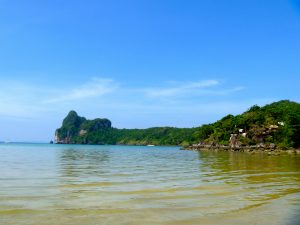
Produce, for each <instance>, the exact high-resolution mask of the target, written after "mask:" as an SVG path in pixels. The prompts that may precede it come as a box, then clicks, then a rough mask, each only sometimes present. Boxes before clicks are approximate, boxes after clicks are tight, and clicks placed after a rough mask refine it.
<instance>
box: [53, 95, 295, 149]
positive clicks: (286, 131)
mask: <svg viewBox="0 0 300 225" xmlns="http://www.w3.org/2000/svg"><path fill="white" fill-rule="evenodd" d="M55 142H56V143H58V144H125V145H179V146H184V147H185V148H186V149H194V150H233V151H261V150H264V151H274V152H276V150H287V151H291V150H292V151H298V150H296V149H298V148H299V147H300V104H299V103H297V102H292V101H289V100H282V101H279V102H274V103H272V104H269V105H266V106H264V107H259V106H257V105H255V106H252V107H250V108H249V110H247V111H246V112H244V113H243V114H240V115H236V116H234V115H227V116H225V117H224V118H222V119H221V120H219V121H217V122H215V123H212V124H205V125H202V126H199V127H194V128H175V127H153V128H148V129H118V128H114V127H112V123H111V121H110V120H108V119H99V118H98V119H94V120H88V119H86V118H85V117H80V116H78V115H77V113H76V112H75V111H70V112H69V114H68V115H67V117H66V118H65V119H64V120H63V123H62V126H61V128H59V129H57V130H56V132H55Z"/></svg>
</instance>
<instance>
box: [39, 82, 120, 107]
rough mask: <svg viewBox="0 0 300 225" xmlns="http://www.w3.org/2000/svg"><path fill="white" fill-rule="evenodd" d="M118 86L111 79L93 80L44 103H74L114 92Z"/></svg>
mask: <svg viewBox="0 0 300 225" xmlns="http://www.w3.org/2000/svg"><path fill="white" fill-rule="evenodd" d="M118 86H119V85H118V84H117V83H116V82H115V81H114V80H112V79H103V78H93V79H91V80H90V81H88V82H87V83H85V84H83V85H81V86H79V87H76V88H73V89H71V90H69V91H67V92H65V93H61V94H60V96H56V97H52V98H50V99H48V100H46V101H45V102H46V103H56V102H65V101H75V100H80V99H85V98H91V97H99V96H103V95H106V94H109V93H112V92H114V91H115V90H116V89H117V88H118Z"/></svg>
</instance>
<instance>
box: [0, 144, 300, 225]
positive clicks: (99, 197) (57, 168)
mask: <svg viewBox="0 0 300 225" xmlns="http://www.w3.org/2000/svg"><path fill="white" fill-rule="evenodd" d="M0 224H1V225H2V224H3V225H4V224H5V225H10V224H41V225H44V224H49V225H50V224H61V225H64V224H66V225H67V224H68V225H69V224H70V225H71V224H72V225H73V224H151V225H153V224H174V225H176V224H222V225H224V224H264V225H265V224H266V225H267V224H271V225H272V224H274V225H275V224H276V225H277V224H285V225H288V224H292V225H296V224H300V157H299V156H296V155H281V156H267V155H264V154H253V155H251V154H247V153H203V152H201V153H200V152H193V151H180V150H179V148H177V147H132V146H81V145H76V146H75V145H47V144H1V145H0Z"/></svg>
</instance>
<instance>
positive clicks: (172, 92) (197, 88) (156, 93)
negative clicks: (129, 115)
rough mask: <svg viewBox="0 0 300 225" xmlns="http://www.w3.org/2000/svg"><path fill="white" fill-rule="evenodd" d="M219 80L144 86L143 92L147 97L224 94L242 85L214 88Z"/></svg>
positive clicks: (234, 90)
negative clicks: (158, 86)
mask: <svg viewBox="0 0 300 225" xmlns="http://www.w3.org/2000/svg"><path fill="white" fill-rule="evenodd" d="M219 85H220V82H219V81H218V80H203V81H197V82H187V83H181V84H177V85H175V86H174V85H173V86H170V87H160V88H145V89H143V92H144V93H145V94H146V96H148V97H158V98H159V97H177V96H188V95H226V94H229V93H232V92H236V91H240V90H242V89H243V87H234V88H231V89H222V88H219V89H216V88H215V87H216V86H219Z"/></svg>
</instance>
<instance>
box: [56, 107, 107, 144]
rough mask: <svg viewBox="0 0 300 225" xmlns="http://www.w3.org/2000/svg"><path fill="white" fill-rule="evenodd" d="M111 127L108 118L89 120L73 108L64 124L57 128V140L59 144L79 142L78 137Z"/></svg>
mask: <svg viewBox="0 0 300 225" xmlns="http://www.w3.org/2000/svg"><path fill="white" fill-rule="evenodd" d="M110 128H111V122H110V121H109V120H108V119H99V118H98V119H95V120H87V119H86V118H85V117H80V116H78V114H77V113H76V112H75V111H73V110H72V111H70V112H69V113H68V115H67V116H66V118H65V119H64V120H63V123H62V126H61V127H60V128H59V129H57V130H56V132H55V142H56V143H58V144H73V143H77V139H78V138H79V137H83V138H84V136H85V135H87V134H88V132H101V131H104V130H106V129H110Z"/></svg>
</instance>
